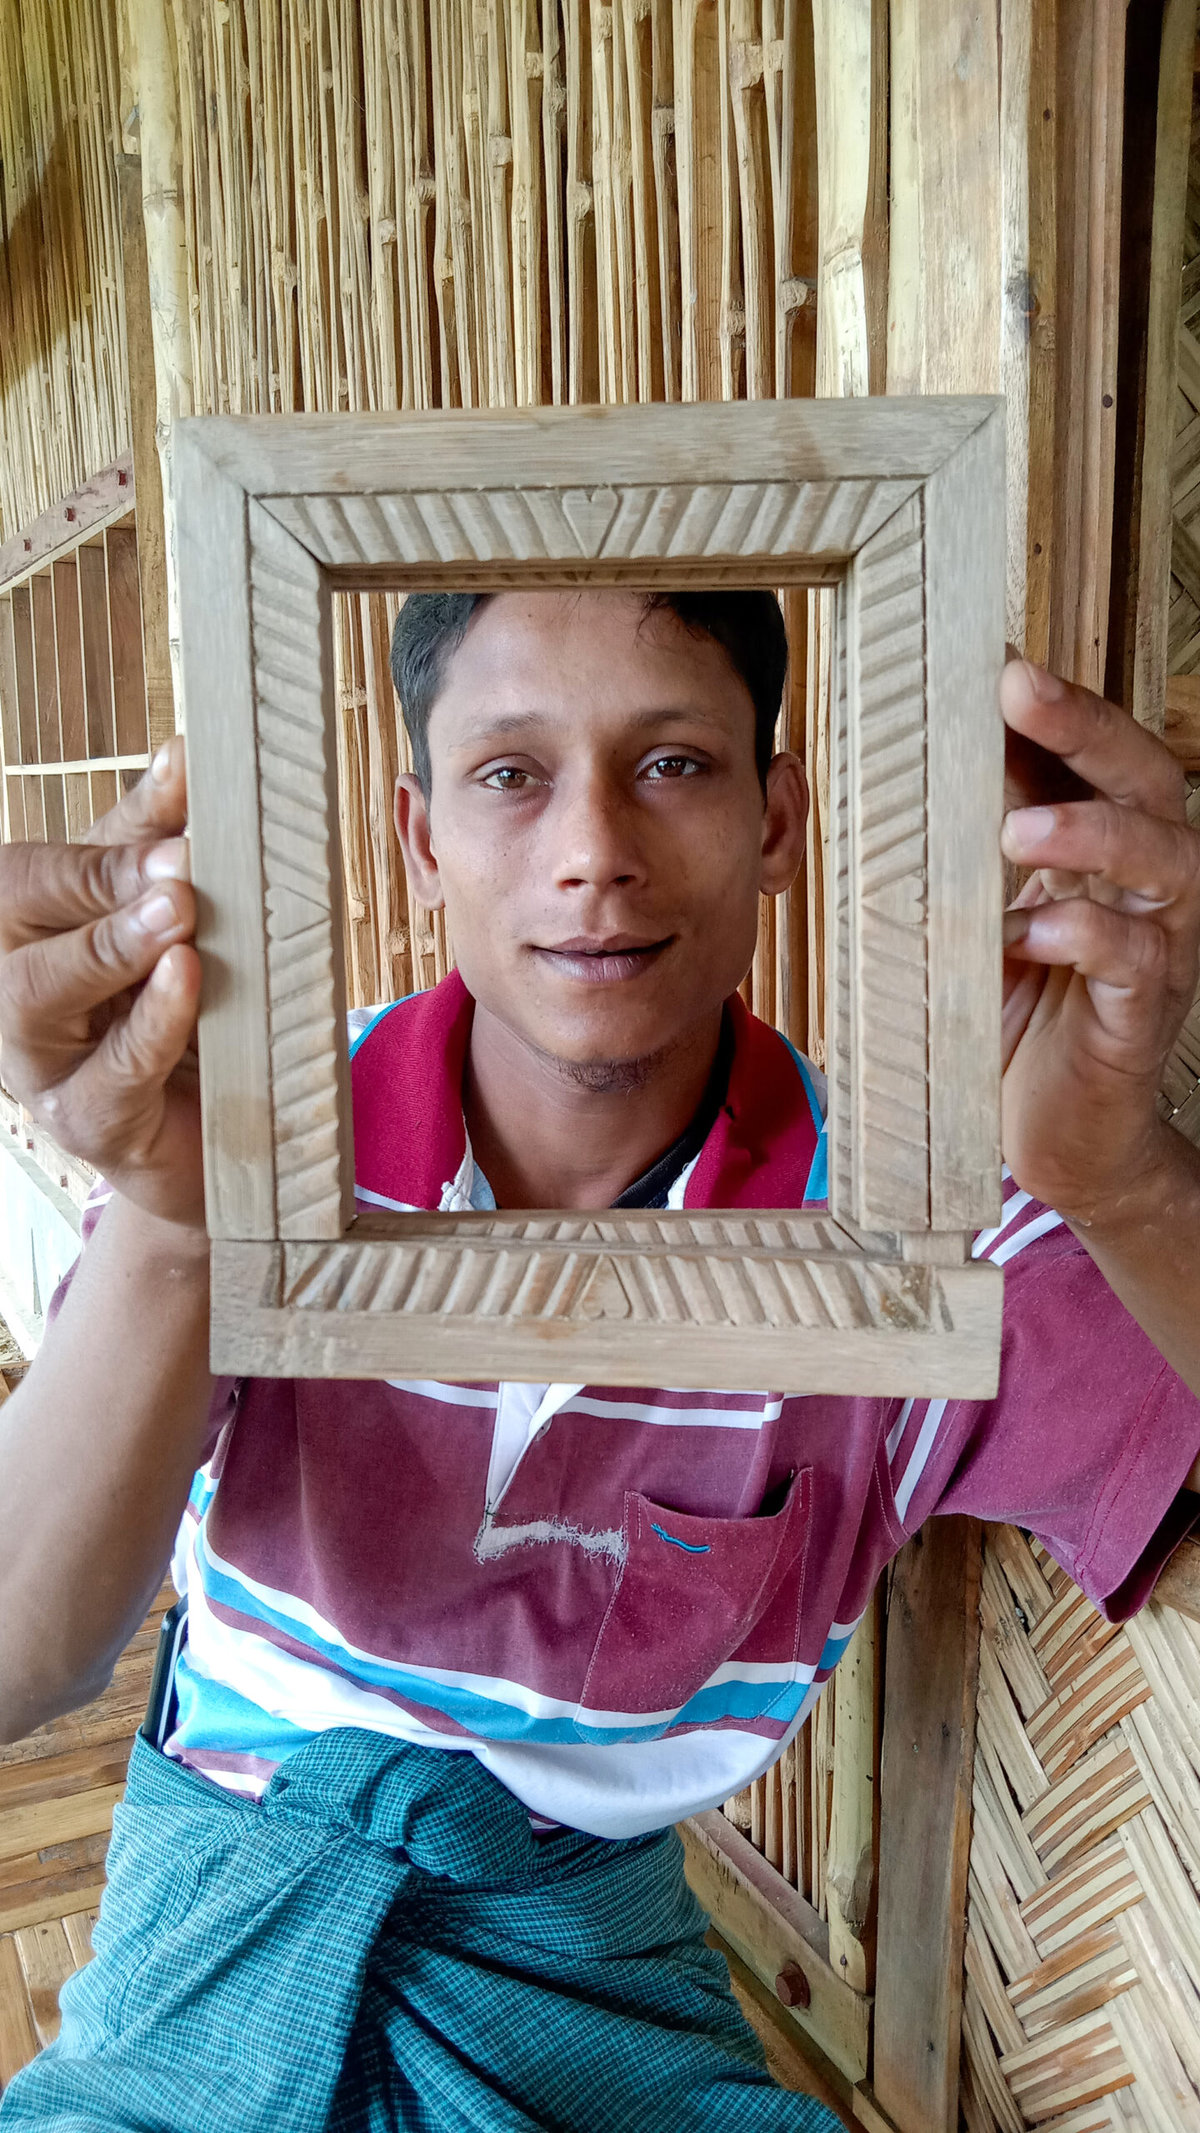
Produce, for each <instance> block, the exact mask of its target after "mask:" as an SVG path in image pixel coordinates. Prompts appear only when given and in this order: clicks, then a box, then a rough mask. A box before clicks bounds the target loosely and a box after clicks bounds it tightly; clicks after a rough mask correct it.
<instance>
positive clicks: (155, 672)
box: [117, 156, 175, 750]
mask: <svg viewBox="0 0 1200 2133" xmlns="http://www.w3.org/2000/svg"><path fill="white" fill-rule="evenodd" d="M117 175H118V181H119V185H120V198H121V271H122V278H123V281H124V288H125V362H126V370H127V373H128V380H129V429H130V439H131V442H132V445H133V485H134V493H135V494H136V496H137V553H138V584H139V587H140V590H141V604H142V652H143V664H144V668H145V676H146V719H147V726H148V730H149V735H150V747H151V749H152V750H153V749H155V748H157V747H158V746H159V745H160V743H161V742H163V741H165V740H168V739H169V738H170V736H171V734H173V733H174V731H175V693H174V690H173V688H172V686H171V647H170V638H169V633H168V624H167V541H166V525H165V521H164V517H163V486H162V466H161V463H160V460H159V455H158V440H157V436H156V434H155V429H156V420H157V407H156V401H157V386H156V383H155V372H154V329H153V322H152V319H151V313H150V274H149V268H148V266H147V263H146V226H145V223H144V221H143V219H142V165H141V159H140V157H138V156H118V157H117Z"/></svg>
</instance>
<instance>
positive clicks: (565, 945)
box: [533, 933, 671, 985]
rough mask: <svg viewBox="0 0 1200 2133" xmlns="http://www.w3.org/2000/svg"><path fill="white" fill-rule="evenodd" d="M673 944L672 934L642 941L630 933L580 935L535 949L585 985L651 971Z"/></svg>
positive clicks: (546, 959) (612, 980) (636, 975)
mask: <svg viewBox="0 0 1200 2133" xmlns="http://www.w3.org/2000/svg"><path fill="white" fill-rule="evenodd" d="M670 945H671V936H670V935H669V934H668V935H667V936H666V937H665V938H664V939H662V940H657V941H646V940H638V939H637V938H636V937H635V936H634V935H633V934H629V933H614V934H609V935H592V934H579V935H578V936H577V937H576V938H575V939H574V940H569V941H555V942H554V943H553V945H547V946H535V947H534V951H533V952H534V954H535V955H536V956H538V957H539V958H541V959H543V960H545V961H547V962H549V963H551V964H552V965H553V967H554V968H555V969H556V970H558V971H559V972H561V974H562V975H563V976H564V977H569V978H576V979H579V980H580V981H581V982H582V983H583V984H585V985H614V984H617V983H619V982H620V981H621V980H622V979H625V978H636V977H638V976H640V974H641V973H642V971H644V970H649V969H650V967H651V965H652V964H653V963H655V962H657V960H658V958H659V956H660V955H661V954H662V952H663V950H664V948H669V947H670Z"/></svg>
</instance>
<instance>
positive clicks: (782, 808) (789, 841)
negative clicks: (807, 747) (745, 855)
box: [759, 753, 808, 896]
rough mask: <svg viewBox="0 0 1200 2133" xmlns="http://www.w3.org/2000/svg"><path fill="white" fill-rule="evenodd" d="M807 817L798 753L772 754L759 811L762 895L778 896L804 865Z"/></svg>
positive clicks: (804, 787) (802, 769)
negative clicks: (763, 797) (763, 801)
mask: <svg viewBox="0 0 1200 2133" xmlns="http://www.w3.org/2000/svg"><path fill="white" fill-rule="evenodd" d="M807 820H808V780H807V778H806V777H805V775H804V765H803V763H802V762H801V761H800V758H799V756H798V755H791V754H790V753H789V754H783V755H777V756H775V757H774V759H773V761H772V762H771V764H770V766H769V768H768V770H767V804H766V807H765V808H764V810H763V844H762V872H761V874H760V875H759V887H760V889H761V890H762V893H763V895H764V896H782V895H783V892H784V890H785V889H790V888H791V886H792V883H793V882H794V881H795V879H796V876H797V874H798V873H799V872H800V869H801V867H802V865H803V864H804V832H805V825H806V823H807Z"/></svg>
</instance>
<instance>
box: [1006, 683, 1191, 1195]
mask: <svg viewBox="0 0 1200 2133" xmlns="http://www.w3.org/2000/svg"><path fill="white" fill-rule="evenodd" d="M1000 702H1001V708H1002V710H1003V713H1004V719H1005V724H1006V726H1007V729H1008V732H1007V779H1006V805H1007V807H1008V809H1009V812H1008V813H1007V815H1006V817H1005V822H1004V829H1003V834H1002V838H1001V844H1002V849H1003V851H1004V854H1005V856H1006V857H1007V858H1008V859H1010V860H1012V861H1014V862H1016V863H1017V864H1018V865H1019V866H1021V867H1028V868H1032V869H1033V870H1034V871H1033V872H1032V874H1031V875H1030V878H1029V880H1028V881H1027V882H1026V883H1025V886H1024V888H1023V889H1022V890H1021V892H1020V894H1019V896H1018V897H1017V898H1016V900H1015V902H1014V904H1013V905H1012V906H1011V907H1010V909H1009V911H1008V912H1007V913H1006V915H1005V922H1004V930H1005V954H1004V1020H1003V1031H1004V1097H1003V1141H1004V1153H1005V1158H1006V1160H1007V1162H1008V1164H1009V1167H1010V1169H1011V1170H1012V1173H1013V1175H1014V1177H1015V1178H1016V1179H1017V1182H1018V1184H1020V1185H1022V1186H1023V1187H1024V1188H1025V1190H1026V1191H1027V1192H1030V1193H1032V1194H1033V1195H1034V1196H1035V1198H1037V1199H1039V1200H1044V1201H1046V1202H1047V1203H1048V1204H1049V1205H1050V1206H1052V1207H1055V1208H1057V1209H1058V1210H1059V1212H1060V1213H1061V1214H1063V1215H1065V1216H1067V1217H1068V1219H1070V1220H1071V1221H1073V1222H1078V1223H1079V1224H1080V1226H1081V1227H1083V1228H1085V1229H1086V1228H1087V1227H1089V1226H1090V1225H1092V1224H1093V1223H1100V1224H1101V1225H1103V1224H1104V1223H1106V1222H1108V1221H1110V1220H1116V1221H1118V1222H1119V1221H1120V1219H1121V1214H1122V1211H1123V1209H1125V1208H1126V1207H1127V1206H1129V1205H1130V1203H1131V1202H1132V1201H1136V1199H1137V1197H1138V1194H1139V1191H1140V1190H1141V1189H1142V1188H1143V1187H1144V1186H1145V1184H1146V1181H1147V1178H1148V1177H1149V1176H1150V1175H1151V1174H1152V1173H1154V1172H1155V1171H1158V1170H1162V1168H1163V1166H1164V1165H1166V1166H1167V1167H1170V1165H1171V1160H1172V1145H1171V1144H1172V1141H1173V1139H1174V1136H1173V1135H1172V1134H1171V1133H1170V1130H1169V1129H1168V1128H1166V1127H1164V1126H1163V1124H1162V1122H1161V1120H1160V1119H1159V1117H1158V1112H1157V1096H1158V1089H1159V1084H1160V1082H1161V1080H1162V1074H1163V1069H1164V1066H1165V1064H1166V1061H1167V1058H1168V1056H1169V1054H1170V1051H1171V1048H1172V1046H1173V1044H1174V1042H1175V1039H1176V1037H1177V1036H1178V1034H1179V1030H1180V1027H1181V1025H1182V1023H1183V1020H1184V1017H1185V1016H1186V1014H1187V1012H1188V1009H1189V1008H1190V1006H1191V1004H1192V1000H1193V998H1194V996H1195V992H1196V982H1197V971H1198V967H1200V832H1198V831H1196V830H1193V829H1192V828H1190V827H1189V825H1188V821H1187V816H1186V813H1185V807H1184V798H1185V787H1184V780H1183V775H1182V773H1181V771H1180V769H1179V767H1178V765H1177V764H1176V762H1175V760H1174V758H1173V757H1172V756H1171V754H1170V753H1169V751H1168V750H1167V749H1166V748H1165V747H1164V746H1163V744H1162V742H1161V741H1159V740H1157V739H1156V738H1155V737H1154V735H1153V734H1151V733H1149V732H1148V731H1147V730H1146V729H1145V728H1144V727H1142V726H1139V725H1138V724H1137V723H1136V722H1135V720H1134V719H1132V718H1131V717H1130V716H1129V714H1128V713H1127V712H1125V711H1122V710H1119V709H1118V708H1117V707H1116V706H1115V705H1114V704H1110V703H1106V702H1105V701H1104V699H1103V698H1102V697H1099V696H1095V695H1093V693H1092V692H1091V690H1089V689H1081V688H1076V687H1073V686H1072V685H1071V684H1069V683H1067V682H1063V681H1059V680H1057V679H1056V678H1055V677H1054V676H1052V675H1049V674H1046V673H1044V672H1043V671H1042V669H1041V668H1039V667H1035V666H1032V665H1031V664H1029V663H1027V662H1025V661H1023V660H1013V661H1012V662H1011V663H1010V664H1009V665H1008V666H1007V667H1006V668H1005V670H1004V674H1003V677H1002V680H1001V684H1000ZM1180 1152H1181V1153H1182V1150H1181V1151H1180Z"/></svg>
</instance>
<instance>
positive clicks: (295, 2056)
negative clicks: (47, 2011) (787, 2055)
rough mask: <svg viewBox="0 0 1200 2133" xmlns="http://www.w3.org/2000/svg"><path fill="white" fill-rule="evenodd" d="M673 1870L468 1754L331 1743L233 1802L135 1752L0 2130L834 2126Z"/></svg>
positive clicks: (573, 2131) (373, 1741) (122, 2132)
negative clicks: (777, 2074) (532, 1807)
mask: <svg viewBox="0 0 1200 2133" xmlns="http://www.w3.org/2000/svg"><path fill="white" fill-rule="evenodd" d="M682 1857H683V1855H682V1847H681V1845H680V1842H679V1839H678V1837H677V1836H676V1835H675V1833H674V1831H673V1830H664V1831H660V1832H658V1833H656V1834H654V1835H652V1836H648V1837H641V1838H635V1839H633V1840H631V1841H629V1842H625V1843H611V1842H607V1841H605V1840H604V1839H601V1838H598V1837H587V1836H583V1835H580V1834H579V1833H578V1832H572V1831H562V1832H552V1833H549V1834H545V1835H541V1836H538V1835H535V1833H534V1832H533V1831H532V1830H531V1828H530V1826H529V1819H528V1816H527V1814H526V1812H525V1810H524V1808H523V1807H521V1805H520V1804H519V1802H518V1801H517V1800H515V1799H514V1798H513V1797H512V1796H511V1794H509V1793H508V1792H506V1791H505V1790H504V1789H503V1787H502V1786H500V1785H499V1784H497V1782H496V1780H495V1779H494V1778H492V1777H491V1776H490V1775H489V1774H488V1772H487V1771H486V1770H485V1769H484V1768H483V1765H482V1764H481V1763H479V1762H478V1761H477V1759H476V1758H475V1756H473V1755H471V1754H469V1753H465V1752H463V1753H460V1752H457V1751H454V1750H434V1749H428V1748H418V1747H411V1746H408V1745H406V1744H404V1743H399V1742H396V1741H394V1740H389V1739H387V1738H386V1737H384V1736H383V1735H381V1734H375V1733H368V1732H364V1731H359V1730H356V1729H350V1728H340V1729H337V1730H335V1731H332V1732H328V1733H323V1734H321V1735H320V1736H319V1737H318V1739H316V1740H315V1741H314V1742H313V1743H312V1744H311V1745H310V1746H307V1747H304V1748H301V1749H299V1750H298V1751H297V1752H296V1753H295V1754H294V1755H292V1756H290V1757H289V1758H288V1761H287V1762H286V1764H285V1765H284V1766H283V1768H282V1769H281V1770H280V1771H279V1772H278V1773H277V1774H276V1776H275V1777H274V1778H273V1779H272V1781H271V1783H270V1785H269V1786H268V1787H267V1790H266V1792H265V1794H264V1795H263V1798H262V1799H261V1801H248V1800H242V1799H239V1798H237V1797H235V1796H234V1795H232V1794H230V1793H228V1792H225V1791H223V1790H221V1789H220V1788H219V1787H217V1786H215V1785H213V1784H212V1783H210V1782H209V1780H208V1779H206V1778H203V1777H200V1776H198V1775H196V1774H195V1773H193V1772H192V1771H189V1770H185V1769H183V1768H182V1767H181V1766H180V1765H179V1764H177V1763H173V1762H169V1761H167V1760H166V1758H165V1757H163V1756H162V1755H160V1754H159V1753H158V1752H157V1751H156V1750H155V1749H153V1748H151V1747H150V1746H149V1745H148V1744H147V1742H146V1741H144V1740H143V1739H142V1738H141V1737H140V1736H139V1738H138V1740H137V1742H136V1745H135V1747H134V1752H133V1758H132V1761H131V1764H130V1770H129V1782H128V1787H127V1790H126V1795H125V1800H124V1802H123V1804H122V1805H121V1806H119V1807H118V1808H117V1810H116V1815H115V1820H114V1826H113V1841H112V1845H111V1848H110V1851H109V1860H108V1875H109V1881H108V1887H107V1890H106V1891H105V1896H104V1901H103V1904H102V1906H101V1911H100V1918H99V1922H98V1924H97V1926H96V1931H95V1935H94V1943H95V1949H96V1953H95V1957H94V1959H93V1961H92V1962H90V1963H89V1964H87V1966H86V1967H85V1968H84V1969H83V1970H81V1971H79V1972H77V1974H76V1975H75V1976H74V1977H73V1978H71V1979H70V1980H69V1981H68V1983H67V1984H66V1985H65V1986H64V1987H63V1992H62V2001H61V2004H62V2029H61V2032H60V2034H59V2036H58V2038H57V2039H56V2041H55V2042H54V2043H53V2044H52V2045H50V2046H49V2047H48V2049H47V2050H45V2051H44V2052H42V2053H41V2054H40V2055H39V2057H38V2058H37V2059H35V2060H34V2061H33V2062H32V2063H31V2064H30V2065H29V2066H27V2067H25V2068H24V2069H23V2070H22V2071H21V2072H20V2073H19V2074H18V2075H17V2076H16V2078H15V2079H14V2080H13V2081H12V2082H11V2083H10V2085H9V2087H8V2089H7V2090H6V2092H5V2094H4V2097H3V2099H2V2100H0V2133H17V2129H18V2128H21V2127H36V2128H37V2133H390V2129H392V2128H396V2127H404V2128H409V2127H411V2128H414V2129H417V2133H468V2129H469V2133H531V2129H534V2128H538V2129H542V2128H545V2129H553V2133H642V2129H650V2128H653V2129H655V2133H690V2129H696V2133H699V2129H701V2128H704V2129H705V2133H742V2129H746V2133H751V2129H753V2133H776V2129H778V2133H783V2129H788V2133H838V2129H837V2121H836V2119H835V2118H834V2117H833V2116H832V2114H831V2113H830V2112H829V2111H827V2110H826V2109H825V2107H824V2105H822V2104H820V2103H817V2102H816V2101H815V2100H814V2099H813V2098H811V2097H807V2096H799V2095H793V2094H789V2093H788V2092H787V2091H786V2090H783V2089H780V2088H777V2087H776V2086H775V2084H774V2083H773V2082H772V2081H771V2079H770V2077H769V2075H768V2074H767V2072H766V2069H765V2065H764V2062H763V2057H762V2052H761V2049H760V2047H759V2044H758V2040H757V2038H756V2037H755V2036H754V2034H753V2032H752V2031H751V2029H750V2028H749V2027H748V2025H747V2024H746V2022H745V2021H744V2020H743V2018H742V2016H741V2014H740V2012H739V2010H738V2007H737V2004H736V2002H735V2001H734V1999H733V1997H732V1995H731V1993H730V1990H729V1986H728V1980H727V1976H726V1970H725V1964H724V1961H723V1959H722V1958H721V1956H720V1955H719V1954H717V1953H715V1952H714V1951H713V1950H712V1949H710V1948H707V1947H706V1946H705V1944H704V1933H705V1928H706V1924H707V1921H706V1919H705V1916H704V1913H703V1911H702V1910H701V1909H700V1906H699V1905H698V1904H697V1902H696V1900H695V1898H694V1897H693V1896H692V1894H691V1891H690V1890H689V1889H688V1887H687V1884H686V1882H685V1881H684V1878H683V1864H682Z"/></svg>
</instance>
